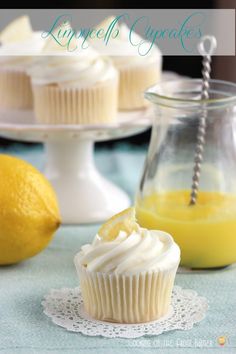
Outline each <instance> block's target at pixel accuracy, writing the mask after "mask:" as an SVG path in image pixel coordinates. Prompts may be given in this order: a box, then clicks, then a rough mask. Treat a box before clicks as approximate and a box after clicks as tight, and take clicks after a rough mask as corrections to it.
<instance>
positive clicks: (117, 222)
mask: <svg viewBox="0 0 236 354" xmlns="http://www.w3.org/2000/svg"><path fill="white" fill-rule="evenodd" d="M137 229H138V224H137V223H136V217H135V208H134V207H131V208H128V209H125V210H123V211H121V212H120V213H118V214H116V215H114V216H112V217H111V218H110V219H109V220H108V221H107V222H106V223H105V224H103V225H102V226H101V227H100V229H99V230H98V235H99V236H100V237H101V238H102V239H103V240H104V241H112V240H114V239H115V238H116V237H117V236H118V234H119V232H120V231H121V230H122V231H125V232H127V234H128V235H129V234H131V233H132V232H133V231H136V230H137Z"/></svg>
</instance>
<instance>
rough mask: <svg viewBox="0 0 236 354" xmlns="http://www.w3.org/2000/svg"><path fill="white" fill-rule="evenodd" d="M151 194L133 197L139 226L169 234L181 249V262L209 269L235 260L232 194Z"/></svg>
mask: <svg viewBox="0 0 236 354" xmlns="http://www.w3.org/2000/svg"><path fill="white" fill-rule="evenodd" d="M189 200H190V191H187V190H176V191H169V192H166V193H158V194H157V193H153V194H150V195H148V196H145V197H143V198H142V199H141V198H140V197H138V198H137V200H136V213H137V219H138V222H139V224H140V225H141V226H143V227H146V228H148V229H159V230H164V231H166V232H168V233H170V234H171V235H172V236H173V237H174V239H175V241H176V242H177V243H178V245H179V246H180V248H181V265H182V266H188V267H192V268H213V267H220V266H225V265H228V264H231V263H233V262H235V261H236V195H230V194H223V193H220V192H203V191H200V192H199V195H198V199H197V204H196V205H193V206H189Z"/></svg>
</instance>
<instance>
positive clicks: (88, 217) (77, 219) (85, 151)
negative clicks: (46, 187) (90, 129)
mask: <svg viewBox="0 0 236 354" xmlns="http://www.w3.org/2000/svg"><path fill="white" fill-rule="evenodd" d="M45 149H46V165H45V171H44V173H45V175H46V177H47V178H48V179H49V181H50V182H51V183H52V185H53V187H54V189H55V191H56V194H57V197H58V201H59V205H60V211H61V217H62V222H63V224H78V223H91V222H94V223H95V222H101V221H104V220H106V219H108V218H109V217H111V216H112V215H114V214H116V213H118V212H119V211H121V210H123V209H125V208H128V207H129V206H130V199H129V197H128V195H127V194H126V193H125V192H123V191H122V190H121V189H119V188H118V187H116V186H115V185H113V184H112V183H111V182H109V181H108V180H106V179H105V178H104V177H103V176H102V175H101V174H100V173H99V172H98V170H97V169H96V166H95V164H94V156H93V155H94V152H93V151H94V143H93V141H90V140H80V141H78V140H76V141H71V140H66V141H53V142H52V141H51V142H46V143H45Z"/></svg>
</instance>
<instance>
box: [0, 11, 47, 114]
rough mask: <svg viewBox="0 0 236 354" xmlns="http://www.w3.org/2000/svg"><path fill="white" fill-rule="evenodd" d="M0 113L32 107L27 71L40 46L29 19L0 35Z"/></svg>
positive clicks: (18, 22) (22, 19) (16, 21)
mask: <svg viewBox="0 0 236 354" xmlns="http://www.w3.org/2000/svg"><path fill="white" fill-rule="evenodd" d="M0 42H1V46H0V109H20V110H21V109H22V110H28V109H32V107H33V99H32V89H31V82H30V78H29V76H28V75H27V72H26V71H27V69H28V67H29V65H30V64H31V63H32V60H33V59H34V55H37V54H38V53H39V52H40V50H41V48H42V45H43V41H42V39H41V34H40V33H38V32H33V31H32V28H31V25H30V21H29V18H28V17H27V16H23V17H20V18H18V19H16V20H14V21H13V22H12V23H10V24H9V25H8V26H7V27H6V28H5V29H4V30H3V32H1V34H0Z"/></svg>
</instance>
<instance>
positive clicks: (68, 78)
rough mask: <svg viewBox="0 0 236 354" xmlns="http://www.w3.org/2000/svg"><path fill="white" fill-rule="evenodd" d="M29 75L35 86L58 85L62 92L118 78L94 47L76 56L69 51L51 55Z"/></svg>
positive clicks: (106, 60) (43, 58)
mask: <svg viewBox="0 0 236 354" xmlns="http://www.w3.org/2000/svg"><path fill="white" fill-rule="evenodd" d="M45 55H46V54H45ZM28 73H29V75H30V76H31V78H32V82H33V83H34V84H37V85H48V84H58V86H60V87H62V88H66V87H87V86H91V85H93V84H95V83H98V82H102V81H105V80H108V79H117V78H118V73H117V71H116V69H115V68H114V66H113V65H112V62H111V61H110V59H109V58H105V57H101V56H100V55H99V54H98V53H97V52H96V51H95V50H94V49H93V48H90V47H89V48H86V49H81V50H77V51H76V52H72V53H71V52H67V51H64V52H59V51H58V52H55V53H54V54H53V53H50V55H48V56H47V55H46V56H44V57H41V58H40V59H39V60H38V62H36V63H35V65H33V66H32V67H31V68H30V69H29V70H28Z"/></svg>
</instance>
